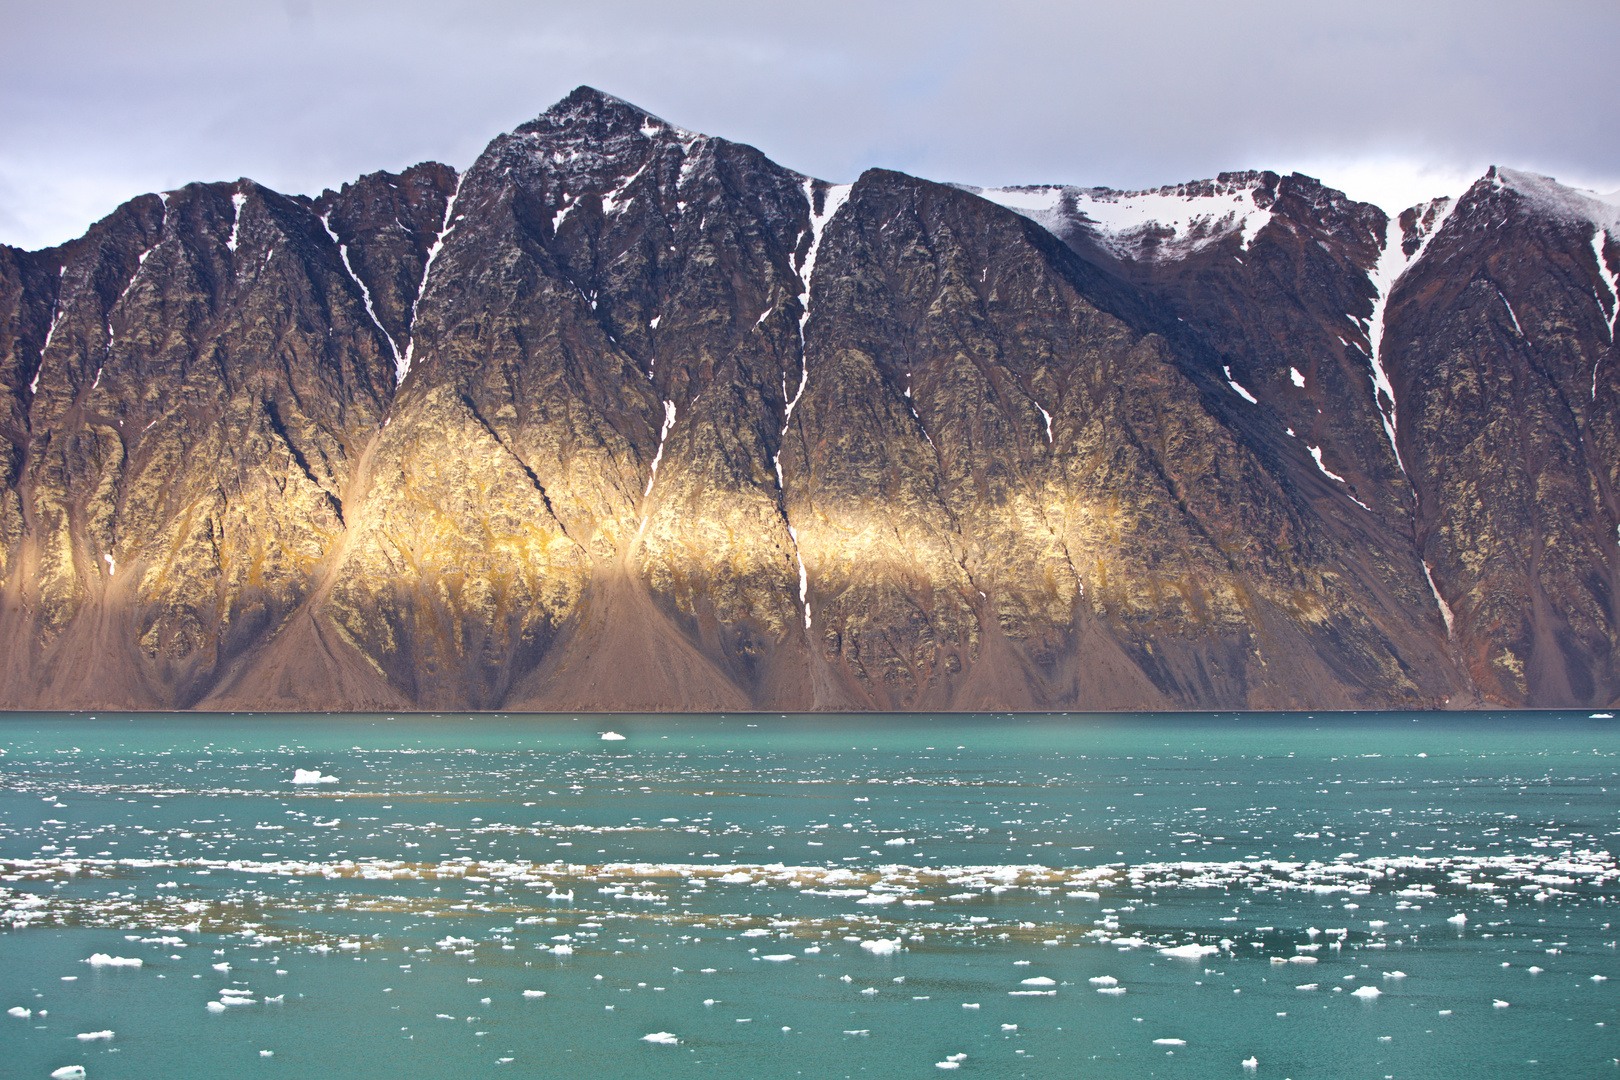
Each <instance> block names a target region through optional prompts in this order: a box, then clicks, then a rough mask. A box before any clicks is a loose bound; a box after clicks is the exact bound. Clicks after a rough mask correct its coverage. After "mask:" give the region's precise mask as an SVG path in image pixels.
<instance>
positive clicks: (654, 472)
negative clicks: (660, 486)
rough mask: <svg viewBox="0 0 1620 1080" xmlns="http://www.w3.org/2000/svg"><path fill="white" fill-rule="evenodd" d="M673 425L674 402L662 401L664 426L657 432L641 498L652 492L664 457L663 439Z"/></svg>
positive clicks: (667, 436)
mask: <svg viewBox="0 0 1620 1080" xmlns="http://www.w3.org/2000/svg"><path fill="white" fill-rule="evenodd" d="M674 426H675V403H674V402H673V401H666V402H664V426H663V427H662V428H661V429H659V432H658V452H657V453H656V454H654V455H653V459H652V467H651V468H650V469H649V470H648V472H647V490H646V491H643V492H642V493H641V495H642V497H643V498H646V497H647V496H648V495H651V494H652V489H653V481H654V480H656V479H658V463H659V462H660V461H662V460H663V459H664V440H666V439H668V438H669V429H670V428H672V427H674Z"/></svg>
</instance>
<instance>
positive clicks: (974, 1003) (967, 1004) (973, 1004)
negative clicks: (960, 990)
mask: <svg viewBox="0 0 1620 1080" xmlns="http://www.w3.org/2000/svg"><path fill="white" fill-rule="evenodd" d="M1596 977H1597V976H1594V978H1596ZM978 1007H979V1003H978V1002H977V1001H964V1002H962V1008H964V1009H977V1008H978Z"/></svg>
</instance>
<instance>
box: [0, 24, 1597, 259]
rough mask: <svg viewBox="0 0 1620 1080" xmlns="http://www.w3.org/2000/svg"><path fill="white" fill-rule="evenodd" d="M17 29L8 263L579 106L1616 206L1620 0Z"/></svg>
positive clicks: (1010, 175) (912, 150) (791, 153)
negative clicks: (1505, 183) (254, 183)
mask: <svg viewBox="0 0 1620 1080" xmlns="http://www.w3.org/2000/svg"><path fill="white" fill-rule="evenodd" d="M0 25H4V26H5V27H6V33H5V35H4V41H3V42H0V115H4V116H5V118H6V120H5V123H4V125H0V241H4V242H8V243H13V244H21V245H23V246H29V247H34V246H39V245H41V244H45V243H53V242H59V241H61V240H64V239H66V238H68V237H70V236H73V235H77V234H78V233H80V232H82V231H83V229H84V227H85V226H86V225H87V224H88V223H89V222H90V221H91V220H92V219H94V218H95V217H97V216H100V215H101V214H104V213H106V212H107V211H109V210H111V209H112V208H113V206H115V205H116V204H117V203H118V202H120V201H122V200H123V199H125V198H127V197H129V196H131V195H134V194H137V193H139V192H142V191H147V190H154V189H163V188H168V187H174V186H177V185H179V184H182V183H185V182H188V181H190V180H198V179H234V178H235V177H237V176H239V175H247V176H252V177H254V178H255V179H257V180H260V181H261V182H263V183H266V184H269V185H271V186H272V187H276V188H279V189H281V190H286V191H304V192H316V191H319V190H320V189H321V188H322V187H324V186H329V185H333V186H335V185H337V184H339V183H341V182H342V181H343V180H345V179H348V178H352V177H353V176H356V175H358V174H360V173H362V172H368V171H371V170H374V169H378V168H389V169H398V168H401V167H403V166H405V165H408V164H411V163H413V162H415V161H419V160H423V159H428V158H436V159H438V160H443V161H448V162H450V163H451V164H454V165H457V166H458V167H459V166H464V165H466V164H468V163H469V162H470V161H471V160H472V159H473V158H474V157H475V156H476V155H477V153H478V151H479V150H480V149H481V148H482V147H483V145H484V143H485V142H487V141H488V139H489V138H490V137H491V136H492V135H494V134H496V133H498V132H500V131H504V130H508V129H510V128H511V127H513V126H514V125H516V124H518V123H521V122H522V121H524V120H526V119H528V118H529V117H531V116H533V115H534V114H535V113H537V112H539V111H541V110H542V109H544V108H545V107H546V106H548V105H549V104H551V103H552V102H553V101H555V100H556V99H558V98H560V97H562V96H563V95H564V94H566V93H567V92H568V91H569V90H570V89H572V88H573V87H574V86H575V85H578V84H580V83H589V84H591V85H593V86H597V87H599V88H601V89H603V90H607V91H609V92H611V93H615V94H618V95H620V96H622V97H625V98H628V99H629V100H631V101H634V102H636V103H637V104H639V105H642V106H643V107H645V108H647V109H649V110H651V111H653V112H655V113H658V114H659V115H661V116H663V117H664V118H665V119H668V120H670V121H672V122H674V123H678V124H680V125H682V126H684V127H688V128H693V129H696V130H701V131H705V132H709V133H712V134H717V135H724V136H726V137H728V138H732V139H737V140H740V141H744V142H750V143H753V144H754V145H756V146H758V147H760V148H761V149H762V150H764V151H765V152H766V153H767V154H769V155H771V156H772V157H774V158H776V159H777V160H779V161H781V162H782V163H783V164H785V165H788V166H790V167H793V168H796V169H799V170H802V171H805V172H810V173H814V174H816V175H818V176H823V177H826V178H829V179H835V180H845V179H851V178H853V177H854V176H855V175H857V174H858V173H859V172H860V171H861V170H862V169H864V168H866V167H868V166H872V165H882V166H887V167H892V168H899V169H904V170H906V171H908V172H914V173H917V174H920V175H923V176H928V177H931V178H935V179H950V180H961V181H966V182H969V183H984V184H990V183H1019V182H1037V181H1064V182H1073V183H1083V184H1109V185H1112V186H1116V187H1130V186H1146V185H1156V184H1161V183H1167V182H1173V181H1176V180H1183V179H1190V178H1194V177H1200V176H1208V175H1212V174H1213V173H1215V172H1218V171H1221V170H1223V169H1234V168H1251V167H1269V168H1284V169H1286V168H1295V167H1301V168H1306V170H1307V171H1310V170H1311V169H1313V168H1314V169H1315V170H1316V171H1317V172H1318V173H1322V174H1325V175H1326V178H1327V179H1329V180H1330V182H1331V181H1334V180H1335V177H1336V176H1337V175H1342V176H1343V177H1345V178H1346V180H1345V181H1343V182H1345V183H1346V185H1347V186H1349V181H1351V180H1353V181H1355V183H1356V184H1359V185H1360V186H1361V187H1362V188H1363V189H1365V190H1361V191H1358V190H1356V189H1354V188H1352V189H1351V193H1352V194H1358V195H1360V196H1361V197H1375V196H1377V197H1382V198H1384V199H1386V200H1387V199H1394V198H1398V197H1402V196H1404V195H1406V194H1408V193H1410V194H1411V196H1412V197H1413V198H1416V197H1417V196H1418V195H1421V194H1430V193H1433V192H1425V191H1423V190H1422V185H1423V184H1425V183H1430V182H1431V181H1432V184H1433V185H1445V184H1455V183H1458V182H1460V180H1459V178H1461V177H1466V176H1467V175H1473V174H1477V173H1478V171H1480V170H1481V169H1483V167H1484V166H1485V165H1486V164H1489V163H1491V162H1501V163H1503V164H1512V165H1516V166H1520V167H1527V168H1533V169H1539V170H1541V171H1544V172H1549V173H1552V174H1554V175H1557V176H1559V177H1560V178H1564V179H1567V180H1569V181H1572V182H1576V183H1583V184H1588V185H1591V184H1596V185H1600V186H1602V185H1607V186H1608V187H1613V186H1616V185H1617V184H1620V140H1617V139H1616V138H1615V137H1614V132H1616V131H1620V65H1617V64H1616V63H1615V62H1614V57H1615V55H1616V54H1617V51H1620V49H1617V46H1620V9H1617V8H1616V7H1615V5H1614V3H1613V0H1564V2H1556V0H1554V2H1551V3H1544V4H1542V5H1540V6H1538V7H1537V8H1536V9H1534V11H1531V10H1530V9H1528V8H1526V7H1525V6H1524V5H1523V4H1510V3H1507V2H1505V0H1475V2H1471V3H1461V2H1450V0H1441V2H1429V3H1422V2H1416V0H1402V2H1396V0H1365V2H1362V3H1359V4H1355V5H1334V6H1322V7H1320V8H1317V7H1312V6H1310V5H1300V4H1297V3H1280V2H1273V0H1229V2H1227V3H1223V4H1209V3H1203V2H1200V3H1189V2H1186V0H1135V2H1132V3H1121V2H1118V0H1114V2H1111V3H1106V4H1105V3H1097V2H1093V0H1082V2H1070V3H1059V2H1052V0H1004V2H1002V3H1000V4H989V3H985V2H984V0H974V2H962V0H933V2H930V3H921V2H910V0H901V2H888V3H885V2H882V0H878V2H873V0H865V2H855V0H827V2H817V3H809V2H799V3H762V2H758V0H755V2H749V3H744V2H736V0H704V2H697V3H679V4H677V3H669V2H668V0H663V2H656V0H623V2H621V3H620V4H618V5H613V6H608V5H602V4H584V3H578V2H574V3H551V2H527V3H525V2H518V0H472V2H469V3H463V4H454V5H453V4H444V3H439V2H435V3H424V2H420V0H390V2H381V0H351V2H345V3H334V2H331V0H280V2H276V3H263V2H249V0H211V2H202V0H150V2H147V3H143V4H141V5H125V4H118V3H113V2H111V0H56V2H53V3H51V4H40V3H37V2H30V3H26V4H25V3H22V2H20V0H0ZM1425 170H1426V171H1425ZM1414 185H1415V186H1414ZM1374 189H1376V190H1374ZM1408 189H1410V191H1408Z"/></svg>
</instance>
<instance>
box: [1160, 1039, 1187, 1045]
mask: <svg viewBox="0 0 1620 1080" xmlns="http://www.w3.org/2000/svg"><path fill="white" fill-rule="evenodd" d="M1153 1045H1154V1046H1186V1045H1187V1040H1186V1039H1154V1040H1153Z"/></svg>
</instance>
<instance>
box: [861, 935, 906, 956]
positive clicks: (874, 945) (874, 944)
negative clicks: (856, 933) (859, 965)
mask: <svg viewBox="0 0 1620 1080" xmlns="http://www.w3.org/2000/svg"><path fill="white" fill-rule="evenodd" d="M861 948H863V949H865V950H866V951H867V952H869V953H871V954H872V955H873V956H892V955H894V954H895V953H897V952H900V951H901V948H902V947H901V945H900V939H899V938H894V939H893V940H889V939H886V938H878V939H877V940H876V941H863V942H861Z"/></svg>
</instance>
